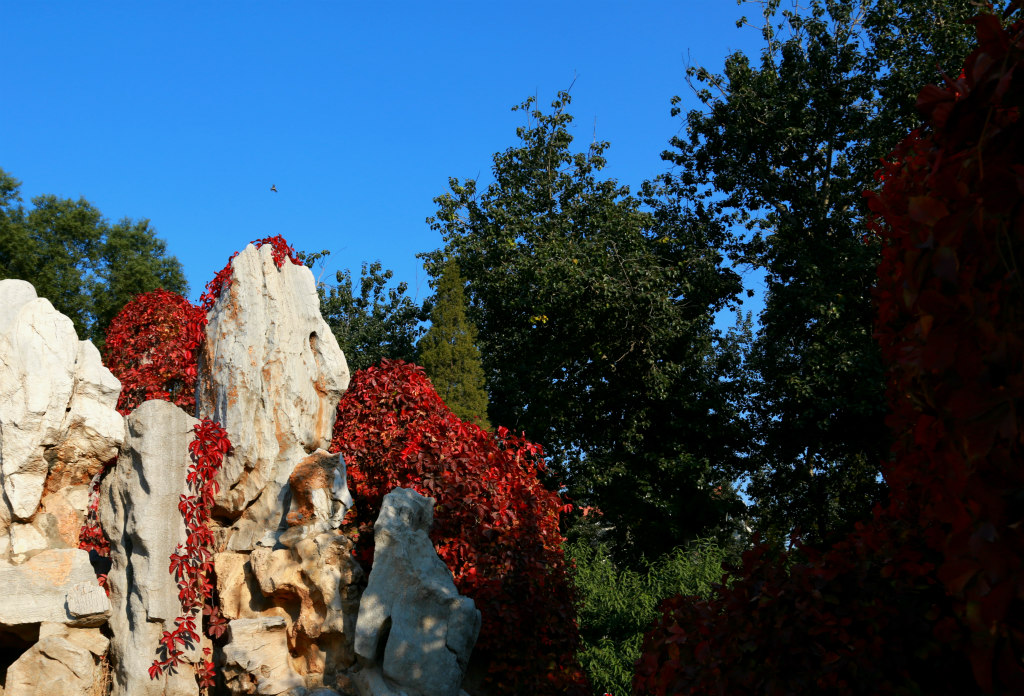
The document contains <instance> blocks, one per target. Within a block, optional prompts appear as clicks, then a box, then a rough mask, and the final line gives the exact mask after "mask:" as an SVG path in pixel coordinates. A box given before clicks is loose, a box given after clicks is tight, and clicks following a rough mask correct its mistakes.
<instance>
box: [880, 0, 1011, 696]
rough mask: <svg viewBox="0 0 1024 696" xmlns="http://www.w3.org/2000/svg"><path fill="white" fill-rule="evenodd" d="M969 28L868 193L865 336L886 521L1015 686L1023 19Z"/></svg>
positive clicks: (984, 667)
mask: <svg viewBox="0 0 1024 696" xmlns="http://www.w3.org/2000/svg"><path fill="white" fill-rule="evenodd" d="M974 23H975V26H976V29H977V35H978V44H979V45H978V48H977V49H976V50H975V51H974V52H973V53H972V54H971V56H970V57H969V58H968V59H967V61H966V63H965V65H964V70H963V72H962V73H961V76H960V78H959V79H957V80H956V81H953V80H948V81H947V84H946V85H945V86H944V87H936V86H929V87H926V88H925V89H924V90H923V91H922V92H921V94H920V97H919V99H918V107H919V108H920V109H921V110H922V112H923V113H924V114H925V115H926V116H927V117H928V118H929V125H928V128H926V129H924V130H922V131H920V132H915V133H914V134H912V135H911V137H909V138H907V139H906V140H905V141H904V142H903V143H902V144H901V145H900V146H899V147H898V148H897V149H896V151H895V152H894V153H893V156H892V159H893V162H892V163H887V164H886V166H885V169H884V170H883V171H882V172H880V178H881V179H882V181H883V182H884V183H883V188H882V191H881V193H880V194H879V195H878V196H875V197H872V199H871V206H872V209H873V210H874V211H875V212H877V213H878V214H879V215H880V216H881V218H882V220H880V221H879V222H878V224H877V225H876V226H875V231H876V232H877V233H878V234H879V235H880V236H881V237H882V239H883V241H884V253H883V259H882V263H881V265H880V266H879V269H878V277H879V288H878V298H877V299H878V306H879V315H878V331H877V335H878V339H879V342H880V344H881V347H882V351H883V356H884V358H885V360H886V362H887V364H888V368H889V400H890V403H891V406H892V413H891V415H890V416H889V421H888V424H889V427H890V428H891V429H892V431H893V433H894V434H895V435H896V436H897V440H896V443H895V446H894V455H895V457H896V458H897V461H898V463H899V465H898V466H896V467H894V468H893V471H892V472H891V475H890V477H889V484H890V486H891V488H892V491H893V494H892V495H893V503H892V504H893V507H894V513H896V514H899V515H901V516H903V517H904V518H906V519H908V520H913V521H916V522H917V523H918V524H919V526H920V528H921V529H922V530H925V534H926V537H925V538H926V541H927V543H928V546H929V547H930V548H931V549H933V550H935V551H936V552H937V553H939V554H940V558H941V560H940V561H939V567H938V572H937V575H938V578H939V580H940V581H941V582H942V585H943V587H944V588H945V590H946V592H947V593H948V594H949V595H950V597H951V598H952V600H953V603H954V612H955V613H954V616H955V621H956V624H957V626H958V628H959V630H960V633H961V637H962V638H963V639H964V640H965V641H966V650H967V654H968V656H969V657H970V661H971V665H972V666H973V669H974V676H975V678H976V679H977V682H978V684H979V685H980V686H981V687H982V688H984V689H985V690H986V691H991V690H996V691H1002V690H1004V689H1005V690H1007V691H1006V692H1007V693H1009V692H1010V691H1012V692H1013V693H1024V667H1022V657H1024V431H1022V429H1021V427H1020V418H1021V414H1022V413H1024V411H1022V407H1024V403H1022V397H1024V277H1022V276H1021V271H1022V269H1024V206H1022V201H1024V123H1022V121H1021V108H1022V106H1024V22H1022V21H1018V22H1017V23H1016V24H1015V25H1014V26H1012V27H1011V28H1010V29H1009V30H1006V29H1004V28H1003V27H1002V26H1001V24H1000V22H999V21H998V19H996V18H995V17H993V16H986V15H982V16H979V17H977V18H975V19H974ZM951 621H952V619H951Z"/></svg>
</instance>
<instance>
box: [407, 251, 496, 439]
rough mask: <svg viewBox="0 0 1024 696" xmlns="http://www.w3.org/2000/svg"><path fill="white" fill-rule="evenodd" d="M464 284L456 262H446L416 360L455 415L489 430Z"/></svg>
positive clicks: (475, 332) (482, 372)
mask: <svg viewBox="0 0 1024 696" xmlns="http://www.w3.org/2000/svg"><path fill="white" fill-rule="evenodd" d="M464 286H465V281H464V280H463V278H462V276H461V275H460V274H459V266H458V264H457V263H456V262H454V261H449V262H448V263H446V264H445V265H444V268H443V269H442V271H441V277H440V279H438V281H437V294H436V296H435V297H434V303H433V307H432V308H431V310H430V328H429V329H428V330H427V333H426V334H425V335H424V336H423V338H421V339H420V342H419V345H418V346H417V349H418V350H419V361H418V362H419V364H420V365H421V366H422V367H423V369H424V370H425V371H426V373H427V377H429V378H430V381H431V382H432V383H433V385H434V389H436V390H437V393H438V394H439V395H440V396H441V398H442V399H444V402H445V403H446V404H447V405H448V408H450V409H451V410H452V411H453V412H454V413H455V415H457V416H458V417H459V418H461V419H462V420H464V421H467V422H470V423H476V424H477V425H479V426H480V427H481V428H483V429H484V430H490V429H491V424H490V422H488V420H487V392H486V391H485V390H484V368H483V365H482V363H481V362H480V351H479V349H478V348H477V346H476V338H477V329H476V327H475V326H473V324H471V323H470V322H469V320H468V319H466V295H465V287H464Z"/></svg>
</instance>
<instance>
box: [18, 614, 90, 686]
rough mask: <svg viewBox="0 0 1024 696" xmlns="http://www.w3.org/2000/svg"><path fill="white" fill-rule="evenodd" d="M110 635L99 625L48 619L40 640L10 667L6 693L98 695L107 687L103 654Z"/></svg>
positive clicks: (41, 628)
mask: <svg viewBox="0 0 1024 696" xmlns="http://www.w3.org/2000/svg"><path fill="white" fill-rule="evenodd" d="M107 644H108V641H107V639H106V638H105V637H104V636H103V634H102V633H100V630H99V629H98V628H68V627H67V626H64V625H62V624H49V623H44V624H42V625H41V626H40V628H39V642H37V643H36V644H35V645H33V646H32V647H31V648H29V649H28V650H27V651H26V652H25V653H23V654H22V655H21V657H19V658H18V659H17V660H16V661H15V662H14V664H12V665H11V666H10V667H9V668H8V669H7V680H6V685H5V688H4V690H3V694H4V696H53V695H54V694H60V696H96V694H103V693H105V691H104V686H105V684H104V678H105V674H104V669H103V665H102V663H101V661H100V658H101V657H102V656H103V654H104V653H105V652H106V651H107Z"/></svg>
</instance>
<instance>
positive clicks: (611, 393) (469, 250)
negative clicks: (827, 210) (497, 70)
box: [426, 92, 739, 557]
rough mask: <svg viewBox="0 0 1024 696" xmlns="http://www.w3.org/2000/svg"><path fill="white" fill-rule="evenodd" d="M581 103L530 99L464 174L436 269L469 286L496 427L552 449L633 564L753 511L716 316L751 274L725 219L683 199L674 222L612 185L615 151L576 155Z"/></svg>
mask: <svg viewBox="0 0 1024 696" xmlns="http://www.w3.org/2000/svg"><path fill="white" fill-rule="evenodd" d="M569 103H570V98H569V95H568V94H567V93H565V92H561V93H559V95H558V97H557V99H556V100H555V101H554V102H553V104H552V110H551V111H550V112H549V113H544V112H542V111H541V110H540V109H539V108H537V106H536V105H535V103H534V100H533V99H528V100H527V101H526V102H524V103H523V104H521V105H519V106H518V107H516V110H520V111H522V112H523V113H525V114H526V115H527V117H528V123H527V125H525V126H523V127H520V128H519V129H517V135H518V137H519V141H520V142H519V143H518V144H517V145H516V146H515V147H511V148H509V149H507V150H505V151H504V152H499V153H497V154H495V155H494V165H493V170H492V172H493V176H494V182H493V183H492V184H490V185H489V186H488V187H487V189H486V190H485V191H482V192H479V193H478V191H477V183H476V181H474V180H468V181H465V182H460V181H459V180H458V179H451V180H450V191H449V192H448V193H445V194H444V195H442V196H439V197H438V198H436V199H435V201H436V203H437V205H438V210H437V214H436V216H435V217H433V218H431V219H430V220H429V221H430V222H431V224H432V226H433V228H434V229H436V230H437V231H439V232H441V234H442V235H443V238H444V241H445V248H444V249H442V250H438V251H437V252H434V253H432V254H428V255H426V258H427V261H428V269H429V270H430V272H431V274H432V275H434V276H435V277H438V276H440V274H441V271H442V268H443V264H444V261H445V259H449V258H453V259H456V260H457V261H458V263H459V269H460V271H461V272H462V273H463V275H464V276H465V277H466V279H467V292H468V296H469V301H470V309H471V312H470V318H471V319H472V320H473V321H474V323H476V325H477V326H478V328H479V331H480V334H479V336H480V348H481V353H482V356H483V362H484V369H485V374H486V378H487V386H488V393H489V395H490V398H491V406H490V409H489V414H490V416H491V421H492V422H493V423H495V424H496V425H504V426H507V427H509V428H511V429H513V430H515V431H517V432H518V431H525V432H526V433H527V434H528V435H529V437H531V438H533V439H535V440H537V441H539V442H541V443H543V445H544V447H545V449H546V450H547V451H548V452H549V454H550V460H549V461H550V465H551V467H552V472H553V478H554V479H555V481H556V482H558V481H563V482H564V483H565V485H566V486H568V488H569V491H570V493H571V494H572V495H573V496H574V497H575V498H576V500H577V501H578V502H580V503H588V504H591V505H597V506H598V507H599V508H600V509H601V510H602V511H603V512H604V514H605V517H604V520H606V521H607V522H608V523H610V525H611V526H612V530H611V534H612V535H613V541H614V542H615V546H616V550H617V551H618V552H619V553H620V554H621V555H622V557H636V556H637V555H640V554H646V555H648V556H655V555H660V554H661V553H662V552H664V551H666V550H668V549H670V548H672V547H673V546H675V545H677V544H681V543H683V542H685V541H686V540H687V539H689V538H692V537H693V536H694V535H695V534H698V533H701V532H705V531H707V530H708V529H709V528H713V527H715V526H716V525H718V524H720V523H722V522H723V520H725V519H726V517H727V514H728V513H729V511H730V510H732V511H735V506H736V505H738V501H737V500H736V498H735V497H734V496H732V495H730V494H729V487H728V484H727V481H728V479H727V477H725V475H724V473H723V472H724V471H725V470H726V468H727V466H728V464H729V463H730V461H731V458H732V457H733V455H734V451H733V447H734V444H735V439H734V436H735V432H734V431H733V427H734V425H733V424H734V423H735V421H736V420H737V418H736V416H737V414H736V413H735V411H734V410H733V407H732V405H731V394H730V393H729V382H728V381H725V380H723V379H722V376H723V373H724V371H725V370H726V369H727V368H728V367H729V366H730V365H731V364H732V362H734V355H733V353H732V352H731V351H716V345H717V344H718V343H719V342H720V340H719V339H720V336H718V335H717V332H716V331H715V330H714V329H713V328H712V319H713V314H714V312H715V311H717V310H718V309H720V308H721V307H723V306H724V305H725V303H726V302H727V300H728V299H729V298H732V297H733V296H734V294H735V293H736V292H738V290H739V279H738V277H737V276H736V275H735V274H734V273H732V272H731V271H730V270H728V269H726V268H723V267H722V265H721V261H722V258H721V255H720V254H718V252H717V251H716V250H715V244H714V243H712V241H711V240H712V239H713V238H714V237H715V236H716V235H718V234H720V233H721V230H720V229H719V228H718V227H716V225H715V222H714V221H713V220H711V219H709V218H706V217H704V216H702V214H701V212H700V211H698V210H695V209H693V208H691V207H689V206H686V205H684V204H681V203H678V202H677V203H676V205H678V206H679V210H680V211H682V213H684V214H685V218H684V220H683V221H682V222H680V219H679V218H678V217H672V216H668V218H667V219H666V221H665V222H664V223H663V222H662V221H659V220H658V219H656V217H655V216H653V215H652V214H650V213H647V212H643V211H642V210H641V201H640V200H639V199H637V198H635V197H633V196H631V195H630V194H629V190H628V188H626V187H624V186H620V185H619V184H618V183H617V182H616V181H614V180H610V179H606V180H602V179H599V178H598V173H599V172H600V170H601V169H602V167H603V166H604V164H605V158H604V152H605V150H606V148H607V147H608V143H605V142H594V143H592V144H591V145H590V146H589V147H588V148H587V149H586V150H584V151H582V152H574V151H572V150H571V149H570V145H571V141H572V136H571V135H570V133H569V129H570V126H571V122H572V116H571V115H570V114H569V113H568V112H567V111H566V108H567V107H568V105H569ZM651 193H652V194H654V193H657V192H656V191H653V189H652V191H651ZM666 205H673V204H672V203H671V202H666ZM669 218H670V219H669ZM717 486H723V487H722V488H721V489H717V488H716V487H717Z"/></svg>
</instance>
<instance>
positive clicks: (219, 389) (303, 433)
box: [197, 244, 349, 551]
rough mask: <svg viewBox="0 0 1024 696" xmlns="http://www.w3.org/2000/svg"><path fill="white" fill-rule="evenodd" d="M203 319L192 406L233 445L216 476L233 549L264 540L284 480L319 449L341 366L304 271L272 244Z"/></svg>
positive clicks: (249, 255) (281, 517) (248, 255)
mask: <svg viewBox="0 0 1024 696" xmlns="http://www.w3.org/2000/svg"><path fill="white" fill-rule="evenodd" d="M231 265H232V276H231V284H230V286H229V287H228V288H227V289H225V290H224V291H223V292H222V294H221V296H220V298H219V299H218V301H217V303H216V304H215V305H214V307H213V309H211V310H210V313H209V315H208V317H209V323H208V324H207V326H206V341H205V343H204V348H203V352H202V354H201V355H200V359H199V387H198V389H197V394H198V410H199V415H200V417H209V418H213V419H215V420H217V421H219V422H220V423H221V425H223V426H224V428H225V429H226V430H227V432H228V436H229V437H230V439H231V442H232V444H233V445H234V450H233V452H232V454H230V455H229V456H228V457H227V458H226V459H225V461H224V465H223V467H222V469H221V472H220V474H219V475H218V478H217V482H218V483H219V484H220V494H219V496H218V498H217V503H218V505H219V506H220V508H221V510H222V511H223V512H224V513H225V514H227V515H230V516H233V517H238V516H240V517H241V519H239V520H238V521H237V522H236V523H235V524H234V529H233V532H232V534H231V535H230V538H229V540H228V548H229V549H231V550H235V551H239V550H250V549H252V548H254V547H255V546H256V545H257V544H262V545H268V546H272V545H273V543H274V542H275V541H276V537H275V534H276V533H277V532H278V531H279V530H281V529H283V528H284V526H285V516H286V514H287V513H288V512H289V495H288V490H287V484H288V477H289V476H290V475H291V473H292V470H293V469H294V468H295V466H296V465H297V464H298V463H299V462H300V461H301V460H302V459H303V458H304V457H306V455H307V454H309V453H312V452H314V451H315V450H316V449H318V448H319V449H326V448H327V447H328V445H329V443H330V439H331V431H332V428H333V426H334V419H335V414H336V409H337V404H338V401H339V399H340V398H341V395H342V393H343V392H344V391H345V389H346V388H347V387H348V381H349V372H348V366H347V363H346V362H345V356H344V355H343V354H342V352H341V349H340V348H339V347H338V343H337V341H336V340H335V338H334V335H333V334H332V333H331V330H330V327H328V325H327V323H326V322H325V321H324V320H323V318H322V317H321V316H320V301H319V298H318V297H317V293H316V287H315V284H314V281H313V274H312V272H311V271H310V270H309V269H308V268H306V267H304V266H296V265H294V264H292V263H290V262H287V261H286V262H285V263H284V265H283V266H282V267H281V268H277V266H276V264H275V263H274V260H273V257H272V247H271V246H270V245H269V244H268V245H264V246H262V247H260V248H259V249H257V248H256V247H254V246H252V245H249V246H247V247H246V248H245V250H243V251H242V252H241V253H240V254H239V255H238V256H236V257H235V258H234V259H233V260H232V262H231Z"/></svg>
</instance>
